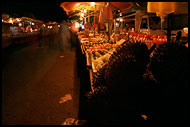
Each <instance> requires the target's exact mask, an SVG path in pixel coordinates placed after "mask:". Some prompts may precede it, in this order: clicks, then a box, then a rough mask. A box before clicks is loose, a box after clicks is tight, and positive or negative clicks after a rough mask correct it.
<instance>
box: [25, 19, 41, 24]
mask: <svg viewBox="0 0 190 127" xmlns="http://www.w3.org/2000/svg"><path fill="white" fill-rule="evenodd" d="M21 19H22V20H28V21H31V22H35V23H40V24H42V23H43V22H42V21H40V20H37V19H32V18H28V17H22V18H21Z"/></svg>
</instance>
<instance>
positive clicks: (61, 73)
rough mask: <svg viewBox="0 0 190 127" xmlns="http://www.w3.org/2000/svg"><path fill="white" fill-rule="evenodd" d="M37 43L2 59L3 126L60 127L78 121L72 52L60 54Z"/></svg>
mask: <svg viewBox="0 0 190 127" xmlns="http://www.w3.org/2000/svg"><path fill="white" fill-rule="evenodd" d="M55 39H56V38H55ZM41 41H42V42H43V44H42V45H41V46H40V47H39V45H38V43H32V44H30V45H27V46H21V47H20V48H18V47H17V48H14V51H12V49H10V50H11V51H8V52H6V53H9V54H8V55H4V59H3V60H5V61H3V67H2V124H3V125H61V124H62V123H63V122H64V121H65V120H66V119H67V118H75V119H77V118H78V110H79V109H78V107H79V84H78V79H77V76H76V59H75V49H72V50H68V51H64V52H63V51H60V50H59V48H58V46H57V44H53V45H51V43H49V41H50V40H49V39H47V38H46V39H45V38H44V40H43V39H42V40H41ZM51 41H52V40H51ZM54 41H56V40H54ZM4 54H5V53H4Z"/></svg>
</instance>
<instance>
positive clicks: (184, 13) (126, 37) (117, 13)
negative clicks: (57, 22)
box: [60, 2, 188, 91]
mask: <svg viewBox="0 0 190 127" xmlns="http://www.w3.org/2000/svg"><path fill="white" fill-rule="evenodd" d="M187 5H188V4H187V2H144V4H141V5H139V4H138V3H137V2H63V3H61V4H60V6H61V7H62V8H63V10H65V11H66V13H67V14H68V16H69V17H71V18H73V19H74V21H73V24H75V26H76V28H75V29H77V30H78V31H79V32H78V33H77V34H78V38H79V40H80V45H81V49H82V53H83V54H84V55H85V56H86V65H87V67H88V69H89V72H90V79H91V86H92V91H94V89H93V74H94V73H96V72H98V71H99V70H100V69H101V68H102V67H103V66H104V65H105V64H106V63H107V62H108V61H109V58H110V56H111V55H112V54H113V53H114V52H115V51H116V49H117V48H119V47H121V45H122V44H123V43H126V41H127V42H129V43H136V42H143V43H145V44H146V45H147V47H148V49H149V50H152V51H153V49H154V48H155V47H156V45H157V46H158V45H160V44H164V43H166V42H167V41H170V40H171V41H176V39H177V32H179V31H180V32H181V33H182V35H181V36H180V37H181V38H185V40H180V41H183V42H181V43H185V44H186V46H187V47H188V43H187V41H188V40H187V39H188V6H187ZM171 14H172V15H173V16H175V15H180V16H181V20H183V21H184V22H183V24H182V25H181V27H178V28H177V29H173V30H172V29H171V28H169V27H171V21H170V20H172V19H171V16H170V15H171ZM169 21H170V22H169ZM180 22H181V21H179V19H178V21H173V24H179V23H180ZM79 24H80V25H79ZM77 30H76V31H75V32H77ZM172 39H173V40H172Z"/></svg>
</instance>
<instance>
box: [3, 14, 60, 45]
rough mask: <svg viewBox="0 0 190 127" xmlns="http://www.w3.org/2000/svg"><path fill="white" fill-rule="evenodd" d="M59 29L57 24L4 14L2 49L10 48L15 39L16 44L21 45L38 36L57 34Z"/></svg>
mask: <svg viewBox="0 0 190 127" xmlns="http://www.w3.org/2000/svg"><path fill="white" fill-rule="evenodd" d="M59 27H60V24H59V23H57V22H52V21H42V20H37V19H34V18H29V17H12V16H10V15H9V14H2V39H3V41H2V47H3V48H6V47H8V46H10V45H11V44H12V42H13V40H15V39H16V40H17V41H14V42H15V43H18V44H20V43H25V42H27V40H31V39H32V38H38V36H48V35H52V34H57V33H58V29H59ZM29 38H30V39H29Z"/></svg>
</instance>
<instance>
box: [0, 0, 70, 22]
mask: <svg viewBox="0 0 190 127" xmlns="http://www.w3.org/2000/svg"><path fill="white" fill-rule="evenodd" d="M62 2H64V0H51V1H42V0H36V1H34V0H27V1H26V0H25V1H18V0H15V1H8V0H7V1H4V2H2V13H7V14H10V15H13V16H15V17H19V16H20V17H22V16H28V17H32V16H31V15H34V17H35V18H36V19H40V20H50V21H58V22H59V21H61V20H64V19H66V18H67V16H66V14H65V11H63V9H62V8H61V7H60V3H62Z"/></svg>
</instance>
